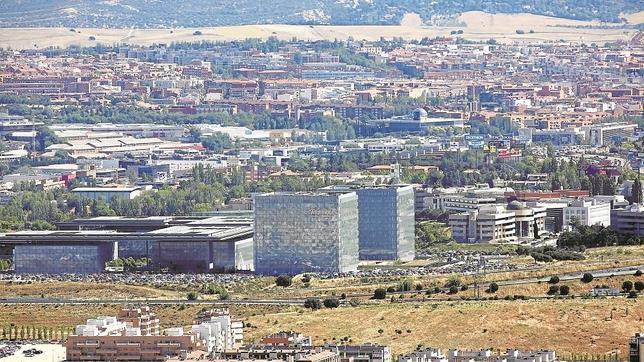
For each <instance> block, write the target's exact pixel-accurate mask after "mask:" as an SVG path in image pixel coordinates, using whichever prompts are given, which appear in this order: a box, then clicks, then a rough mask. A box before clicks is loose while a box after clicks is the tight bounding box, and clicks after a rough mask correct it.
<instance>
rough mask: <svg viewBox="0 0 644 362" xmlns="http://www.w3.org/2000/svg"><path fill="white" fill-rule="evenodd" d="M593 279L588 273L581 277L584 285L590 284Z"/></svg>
mask: <svg viewBox="0 0 644 362" xmlns="http://www.w3.org/2000/svg"><path fill="white" fill-rule="evenodd" d="M593 279H594V277H593V275H592V274H590V273H584V275H583V276H582V277H581V281H582V282H584V283H590V282H592V281H593Z"/></svg>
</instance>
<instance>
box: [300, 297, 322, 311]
mask: <svg viewBox="0 0 644 362" xmlns="http://www.w3.org/2000/svg"><path fill="white" fill-rule="evenodd" d="M304 308H309V309H311V310H317V309H320V308H322V302H320V300H319V299H318V298H307V299H306V300H305V301H304Z"/></svg>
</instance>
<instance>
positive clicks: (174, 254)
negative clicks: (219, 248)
mask: <svg viewBox="0 0 644 362" xmlns="http://www.w3.org/2000/svg"><path fill="white" fill-rule="evenodd" d="M211 260H212V248H211V243H209V242H203V241H194V242H192V241H182V242H175V241H167V242H159V254H158V257H157V259H156V261H155V259H154V257H152V262H154V263H156V262H158V263H159V265H160V266H162V267H169V268H170V269H171V270H172V271H176V272H200V273H203V272H207V271H209V270H210V263H211V262H210V261H211Z"/></svg>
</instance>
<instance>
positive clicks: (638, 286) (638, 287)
mask: <svg viewBox="0 0 644 362" xmlns="http://www.w3.org/2000/svg"><path fill="white" fill-rule="evenodd" d="M634 287H635V290H637V291H638V292H641V291H642V290H644V282H640V281H637V282H635V285H634Z"/></svg>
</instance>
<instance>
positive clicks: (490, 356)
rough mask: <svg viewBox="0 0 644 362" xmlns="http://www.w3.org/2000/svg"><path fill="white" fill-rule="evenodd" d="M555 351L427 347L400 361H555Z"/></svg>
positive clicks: (400, 358)
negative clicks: (497, 350) (446, 351)
mask: <svg viewBox="0 0 644 362" xmlns="http://www.w3.org/2000/svg"><path fill="white" fill-rule="evenodd" d="M555 361H557V356H556V354H555V352H554V351H534V352H533V351H519V350H517V349H508V350H507V351H505V352H504V353H503V352H500V351H499V352H498V353H495V352H494V351H492V350H490V349H482V350H459V349H450V350H449V351H448V353H447V355H446V354H444V353H443V352H442V351H441V350H440V349H437V348H425V349H423V350H419V351H415V352H412V353H409V354H406V355H402V356H400V357H399V358H398V362H555Z"/></svg>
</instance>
